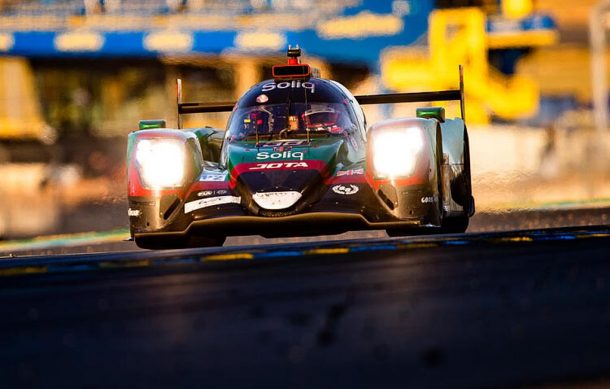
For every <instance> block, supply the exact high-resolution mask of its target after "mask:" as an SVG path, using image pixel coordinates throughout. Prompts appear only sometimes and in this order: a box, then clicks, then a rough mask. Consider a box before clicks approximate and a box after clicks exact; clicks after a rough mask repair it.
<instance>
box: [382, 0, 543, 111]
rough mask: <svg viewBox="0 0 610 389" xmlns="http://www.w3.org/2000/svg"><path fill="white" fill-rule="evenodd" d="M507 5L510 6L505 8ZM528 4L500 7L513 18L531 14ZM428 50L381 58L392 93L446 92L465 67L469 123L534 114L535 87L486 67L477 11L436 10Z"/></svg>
mask: <svg viewBox="0 0 610 389" xmlns="http://www.w3.org/2000/svg"><path fill="white" fill-rule="evenodd" d="M508 3H511V4H512V5H504V4H508ZM529 3H531V2H528V1H525V0H521V1H511V2H503V5H504V7H505V9H504V11H505V12H506V13H508V14H509V15H512V16H514V17H517V16H520V15H523V14H524V13H526V12H528V13H529V12H530V11H531V9H530V7H529V6H528V4H529ZM429 24H430V27H429V34H428V40H429V41H428V47H427V49H417V48H394V49H390V50H387V51H386V53H384V56H383V58H382V62H381V68H382V70H381V74H382V79H383V82H384V85H385V86H386V87H388V88H390V89H394V90H401V91H402V90H428V89H451V88H455V87H456V85H457V83H458V71H457V69H458V65H459V64H463V65H464V78H465V93H466V112H467V116H468V120H469V122H474V123H487V122H488V121H489V117H490V115H492V114H493V115H495V116H497V117H500V118H502V119H506V120H514V119H518V118H522V117H527V116H531V115H532V114H534V113H536V111H537V109H538V101H539V87H538V84H537V83H536V81H535V80H533V79H531V78H528V77H523V76H519V75H515V76H512V77H508V76H506V75H504V74H502V73H500V72H499V71H498V70H495V69H494V68H493V67H491V66H490V65H489V62H488V58H487V52H488V50H489V40H488V36H487V33H486V29H485V25H486V15H485V14H484V13H483V11H481V10H480V9H478V8H461V9H447V10H436V11H434V12H432V14H431V15H430V23H429Z"/></svg>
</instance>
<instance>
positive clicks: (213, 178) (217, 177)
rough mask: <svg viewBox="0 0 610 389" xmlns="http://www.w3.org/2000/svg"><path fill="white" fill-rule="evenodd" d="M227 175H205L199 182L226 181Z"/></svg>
mask: <svg viewBox="0 0 610 389" xmlns="http://www.w3.org/2000/svg"><path fill="white" fill-rule="evenodd" d="M226 178H227V173H203V174H202V175H201V177H200V178H199V181H224V180H225V179H226Z"/></svg>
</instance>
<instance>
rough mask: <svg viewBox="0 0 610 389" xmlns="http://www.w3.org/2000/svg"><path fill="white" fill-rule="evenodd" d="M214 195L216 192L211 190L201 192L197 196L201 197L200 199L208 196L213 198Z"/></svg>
mask: <svg viewBox="0 0 610 389" xmlns="http://www.w3.org/2000/svg"><path fill="white" fill-rule="evenodd" d="M213 194H214V192H213V191H211V190H204V191H201V192H199V193H197V196H199V197H208V196H211V195H213Z"/></svg>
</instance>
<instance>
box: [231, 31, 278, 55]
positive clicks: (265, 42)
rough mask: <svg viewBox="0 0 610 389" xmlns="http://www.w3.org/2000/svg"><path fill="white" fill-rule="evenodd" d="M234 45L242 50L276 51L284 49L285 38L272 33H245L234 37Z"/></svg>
mask: <svg viewBox="0 0 610 389" xmlns="http://www.w3.org/2000/svg"><path fill="white" fill-rule="evenodd" d="M234 43H235V46H237V47H238V48H240V49H242V50H248V51H259V50H272V51H278V50H281V49H283V48H284V47H286V36H285V35H284V34H281V33H279V32H273V31H245V32H241V33H239V35H237V36H236V37H235V41H234Z"/></svg>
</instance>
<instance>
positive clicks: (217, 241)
mask: <svg viewBox="0 0 610 389" xmlns="http://www.w3.org/2000/svg"><path fill="white" fill-rule="evenodd" d="M226 239H227V238H226V237H224V236H214V237H209V236H208V237H203V236H188V237H149V236H147V237H140V238H135V239H134V240H135V242H136V245H137V246H138V247H139V248H142V249H148V250H167V249H184V248H194V247H214V246H222V245H223V244H224V242H225V240H226Z"/></svg>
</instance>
